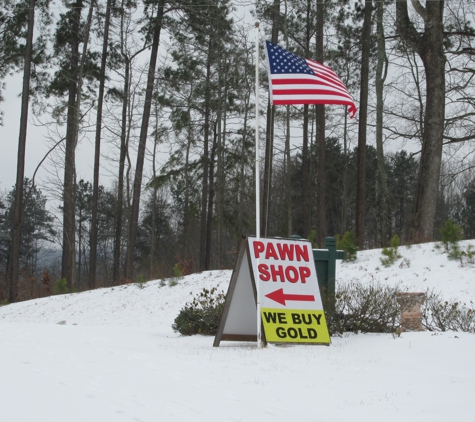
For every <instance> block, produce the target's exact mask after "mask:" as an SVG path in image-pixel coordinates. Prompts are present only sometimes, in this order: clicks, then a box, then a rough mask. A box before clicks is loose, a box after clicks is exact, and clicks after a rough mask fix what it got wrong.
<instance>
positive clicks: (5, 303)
mask: <svg viewBox="0 0 475 422" xmlns="http://www.w3.org/2000/svg"><path fill="white" fill-rule="evenodd" d="M6 305H8V299H3V300H0V306H6Z"/></svg>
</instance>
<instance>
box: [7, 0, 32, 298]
mask: <svg viewBox="0 0 475 422" xmlns="http://www.w3.org/2000/svg"><path fill="white" fill-rule="evenodd" d="M35 3H36V0H30V1H29V11H28V29H27V36H26V48H25V59H24V67H23V87H22V92H21V114H20V134H19V137H18V158H17V175H16V184H15V200H14V205H13V228H12V252H11V274H10V286H9V292H8V301H9V302H10V303H12V302H14V301H15V300H16V297H17V294H18V277H19V272H20V243H21V225H22V214H23V212H22V211H23V180H24V177H25V152H26V133H27V128H28V109H29V104H30V101H29V98H30V79H31V61H32V55H33V32H34V28H35Z"/></svg>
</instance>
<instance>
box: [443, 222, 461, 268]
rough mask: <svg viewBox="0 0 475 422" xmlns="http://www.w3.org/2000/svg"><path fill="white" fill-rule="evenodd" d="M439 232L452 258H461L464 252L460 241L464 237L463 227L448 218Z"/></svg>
mask: <svg viewBox="0 0 475 422" xmlns="http://www.w3.org/2000/svg"><path fill="white" fill-rule="evenodd" d="M439 233H440V237H441V239H440V241H441V244H442V247H443V248H444V252H445V253H447V254H448V256H449V258H450V259H460V258H461V256H462V253H463V252H462V250H461V248H460V243H459V242H460V241H461V240H462V239H463V230H462V227H460V226H459V225H458V224H456V223H454V222H453V221H452V220H447V221H446V222H445V224H444V226H443V227H441V229H440V230H439Z"/></svg>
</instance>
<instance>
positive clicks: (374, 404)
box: [0, 242, 475, 422]
mask: <svg viewBox="0 0 475 422" xmlns="http://www.w3.org/2000/svg"><path fill="white" fill-rule="evenodd" d="M474 243H475V242H474ZM400 253H401V255H402V256H403V258H401V259H399V260H398V261H397V263H396V264H395V265H394V266H392V267H389V268H384V267H383V266H382V265H381V263H380V261H379V258H380V257H381V251H380V250H373V251H365V252H361V253H359V254H358V260H357V261H356V262H353V263H347V262H344V263H342V262H339V263H338V265H337V282H341V281H349V280H352V279H358V280H361V281H364V282H366V281H372V280H377V281H380V282H382V283H388V284H391V285H394V284H397V283H402V284H403V285H405V286H407V287H408V288H409V290H410V291H425V290H427V289H435V290H436V291H440V292H441V294H442V295H443V296H444V297H445V298H447V299H452V298H455V299H459V300H461V301H463V302H467V303H469V302H470V301H471V300H472V301H473V302H475V266H474V265H469V264H465V265H464V266H461V265H460V263H459V262H456V261H449V260H448V259H447V256H446V255H445V254H442V253H441V252H440V251H439V250H436V249H435V248H434V247H433V245H432V244H427V245H418V246H412V247H411V248H405V247H403V248H400ZM401 263H402V264H401ZM230 276H231V271H213V272H204V273H201V274H193V275H191V276H188V277H185V278H183V279H181V280H179V281H178V284H177V285H176V286H169V285H168V284H167V283H166V282H165V283H164V282H163V281H162V282H161V281H159V280H157V281H152V282H148V283H146V284H145V285H144V287H143V288H140V287H139V286H138V285H127V286H121V287H116V288H110V289H98V290H94V291H89V292H85V293H78V294H72V295H64V296H55V297H49V298H44V299H38V300H32V301H28V302H22V303H17V304H13V305H8V306H4V307H1V308H0V338H1V340H0V409H1V415H2V420H5V421H15V422H30V421H31V422H33V421H34V422H56V421H57V422H60V421H61V422H64V421H67V422H76V421H77V422H83V421H88V422H94V421H101V422H115V421H144V422H148V421H150V422H152V421H154V422H155V421H206V422H208V421H211V422H213V421H216V422H218V421H282V422H283V421H325V422H333V421H345V422H346V421H350V420H351V421H357V422H358V421H361V422H363V421H364V422H366V421H379V420H385V421H401V420H406V421H416V420H417V421H431V422H433V421H445V420H447V419H455V420H460V421H475V416H474V411H473V398H474V397H475V359H473V354H474V351H475V335H473V334H468V333H451V332H449V333H428V332H424V333H403V334H402V335H401V337H396V338H394V337H393V336H392V335H390V334H359V335H353V334H351V335H345V336H343V337H342V338H338V337H335V338H333V339H332V345H331V346H330V347H324V346H287V347H283V346H272V345H270V346H269V347H268V348H266V349H262V350H258V349H257V348H256V346H255V344H253V343H230V342H223V343H222V345H221V347H219V348H213V347H212V343H213V338H212V337H203V336H192V337H182V336H180V335H177V334H176V333H174V332H173V331H172V329H171V324H172V323H173V320H174V318H175V317H176V316H177V314H178V312H179V310H180V309H181V307H182V306H183V305H184V304H185V303H186V302H188V301H190V300H191V298H192V295H191V294H190V293H192V294H193V295H194V294H195V293H198V292H199V291H201V290H202V288H204V287H206V288H211V287H214V286H218V288H219V289H220V290H221V289H222V290H224V291H226V289H227V285H228V283H229V279H230Z"/></svg>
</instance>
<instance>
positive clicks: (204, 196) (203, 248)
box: [200, 37, 211, 271]
mask: <svg viewBox="0 0 475 422" xmlns="http://www.w3.org/2000/svg"><path fill="white" fill-rule="evenodd" d="M210 80H211V37H210V38H209V40H208V57H207V59H206V92H205V115H204V124H203V156H202V163H203V177H202V186H201V219H200V270H201V271H203V270H207V269H208V267H207V263H208V262H209V260H208V257H207V250H208V249H207V244H206V243H207V242H206V240H207V224H208V218H207V206H208V194H209V192H208V190H209V186H208V183H209V180H208V176H209V120H210V113H211V105H210V101H211V99H210V92H209V91H210V89H209V86H210Z"/></svg>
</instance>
